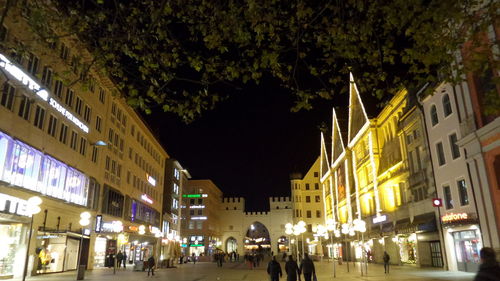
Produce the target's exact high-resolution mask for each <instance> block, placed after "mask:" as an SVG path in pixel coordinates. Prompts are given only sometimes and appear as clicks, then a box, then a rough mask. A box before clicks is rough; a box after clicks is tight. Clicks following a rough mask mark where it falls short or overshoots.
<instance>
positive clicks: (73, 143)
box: [69, 131, 78, 150]
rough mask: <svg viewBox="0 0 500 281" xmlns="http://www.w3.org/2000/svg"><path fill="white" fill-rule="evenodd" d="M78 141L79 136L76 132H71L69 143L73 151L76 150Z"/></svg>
mask: <svg viewBox="0 0 500 281" xmlns="http://www.w3.org/2000/svg"><path fill="white" fill-rule="evenodd" d="M77 141H78V134H77V133H76V132H75V131H71V140H70V143H69V146H70V147H71V149H73V150H76V148H77V146H78V143H77Z"/></svg>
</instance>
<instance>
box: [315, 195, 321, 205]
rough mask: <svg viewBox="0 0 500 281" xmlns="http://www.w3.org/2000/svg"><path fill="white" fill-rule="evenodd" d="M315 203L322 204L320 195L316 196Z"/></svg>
mask: <svg viewBox="0 0 500 281" xmlns="http://www.w3.org/2000/svg"><path fill="white" fill-rule="evenodd" d="M314 201H315V202H316V203H319V202H321V198H320V196H319V195H316V196H314Z"/></svg>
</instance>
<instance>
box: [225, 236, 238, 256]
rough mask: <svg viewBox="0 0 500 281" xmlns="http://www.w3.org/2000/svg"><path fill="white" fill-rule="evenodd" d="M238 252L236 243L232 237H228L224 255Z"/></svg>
mask: <svg viewBox="0 0 500 281" xmlns="http://www.w3.org/2000/svg"><path fill="white" fill-rule="evenodd" d="M237 251H238V242H236V239H235V238H234V237H229V238H228V239H227V241H226V253H232V252H237Z"/></svg>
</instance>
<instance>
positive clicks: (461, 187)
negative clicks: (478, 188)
mask: <svg viewBox="0 0 500 281" xmlns="http://www.w3.org/2000/svg"><path fill="white" fill-rule="evenodd" d="M457 186H458V194H459V195H460V205H462V206H465V205H469V195H468V194H467V184H465V180H459V181H457Z"/></svg>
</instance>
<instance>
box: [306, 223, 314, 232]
mask: <svg viewBox="0 0 500 281" xmlns="http://www.w3.org/2000/svg"><path fill="white" fill-rule="evenodd" d="M307 232H313V228H312V224H308V225H307Z"/></svg>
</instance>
